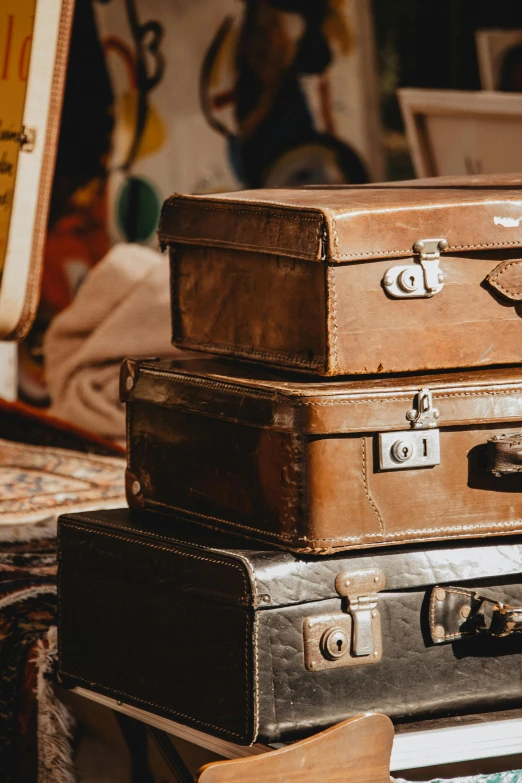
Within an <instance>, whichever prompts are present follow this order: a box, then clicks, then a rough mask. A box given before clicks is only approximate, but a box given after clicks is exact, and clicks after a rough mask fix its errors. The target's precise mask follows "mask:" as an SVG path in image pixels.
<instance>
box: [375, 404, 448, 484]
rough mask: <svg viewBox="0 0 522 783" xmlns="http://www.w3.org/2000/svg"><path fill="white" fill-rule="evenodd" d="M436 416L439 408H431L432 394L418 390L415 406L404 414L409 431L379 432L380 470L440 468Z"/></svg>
mask: <svg viewBox="0 0 522 783" xmlns="http://www.w3.org/2000/svg"><path fill="white" fill-rule="evenodd" d="M439 417H440V413H439V410H438V408H434V407H433V397H432V393H431V391H430V390H429V389H421V390H420V392H419V393H418V394H417V395H416V398H415V401H414V407H413V408H411V409H410V410H409V411H407V413H406V419H407V420H408V421H409V422H410V425H411V430H404V431H400V432H380V433H379V467H380V469H381V470H400V469H407V468H431V467H433V466H434V465H439V464H440V434H439V430H438V429H437V425H438V419H439ZM412 430H415V432H412Z"/></svg>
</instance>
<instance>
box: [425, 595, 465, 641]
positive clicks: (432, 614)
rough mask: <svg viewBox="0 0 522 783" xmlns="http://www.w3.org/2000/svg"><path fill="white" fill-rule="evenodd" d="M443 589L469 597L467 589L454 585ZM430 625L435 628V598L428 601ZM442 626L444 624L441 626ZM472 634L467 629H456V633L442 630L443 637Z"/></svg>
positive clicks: (453, 637)
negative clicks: (460, 588)
mask: <svg viewBox="0 0 522 783" xmlns="http://www.w3.org/2000/svg"><path fill="white" fill-rule="evenodd" d="M443 590H444V591H445V592H446V593H454V594H455V595H464V596H466V598H469V597H470V591H468V590H459V589H457V588H455V587H444V588H443ZM430 625H431V628H435V598H433V600H432V601H431V602H430ZM442 628H444V626H442ZM471 635H472V634H471V633H470V632H469V631H462V632H460V631H458V632H457V633H446V631H445V630H444V636H443V639H455V638H457V637H459V638H460V637H462V636H471Z"/></svg>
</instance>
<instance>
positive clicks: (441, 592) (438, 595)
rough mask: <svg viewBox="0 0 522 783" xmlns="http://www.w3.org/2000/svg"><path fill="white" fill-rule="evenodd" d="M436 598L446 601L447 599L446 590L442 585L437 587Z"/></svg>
mask: <svg viewBox="0 0 522 783" xmlns="http://www.w3.org/2000/svg"><path fill="white" fill-rule="evenodd" d="M435 598H436V599H437V601H444V600H445V599H446V591H445V590H443V589H442V587H437V589H436V590H435Z"/></svg>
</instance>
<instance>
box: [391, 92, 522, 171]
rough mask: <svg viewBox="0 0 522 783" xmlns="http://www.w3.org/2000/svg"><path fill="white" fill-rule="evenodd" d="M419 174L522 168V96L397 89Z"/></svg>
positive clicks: (410, 147)
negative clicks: (521, 142)
mask: <svg viewBox="0 0 522 783" xmlns="http://www.w3.org/2000/svg"><path fill="white" fill-rule="evenodd" d="M398 97H399V103H400V107H401V112H402V116H403V120H404V125H405V130H406V136H407V139H408V146H409V149H410V154H411V157H412V162H413V167H414V170H415V175H416V176H417V177H437V176H453V175H461V174H462V175H464V174H468V175H469V174H493V173H502V172H504V173H505V172H513V171H522V146H521V145H520V138H521V135H522V94H517V93H502V92H486V91H477V92H475V91H473V92H472V91H459V90H428V89H413V88H404V89H400V90H398Z"/></svg>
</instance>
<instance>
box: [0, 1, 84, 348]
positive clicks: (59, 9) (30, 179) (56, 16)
mask: <svg viewBox="0 0 522 783" xmlns="http://www.w3.org/2000/svg"><path fill="white" fill-rule="evenodd" d="M73 11H74V2H73V0H2V8H1V11H0V339H1V340H19V339H21V338H22V337H23V336H24V335H25V334H26V333H27V331H28V330H29V328H30V326H31V323H32V321H33V319H34V316H35V312H36V307H37V304H38V299H39V292H40V278H41V271H42V261H43V252H44V243H45V236H46V230H47V218H48V212H49V202H50V195H51V187H52V180H53V173H54V164H55V159H56V151H57V146H58V135H59V128H60V116H61V106H62V99H63V93H64V85H65V76H66V66H67V56H68V49H69V40H70V33H71V27H72V19H73Z"/></svg>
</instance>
